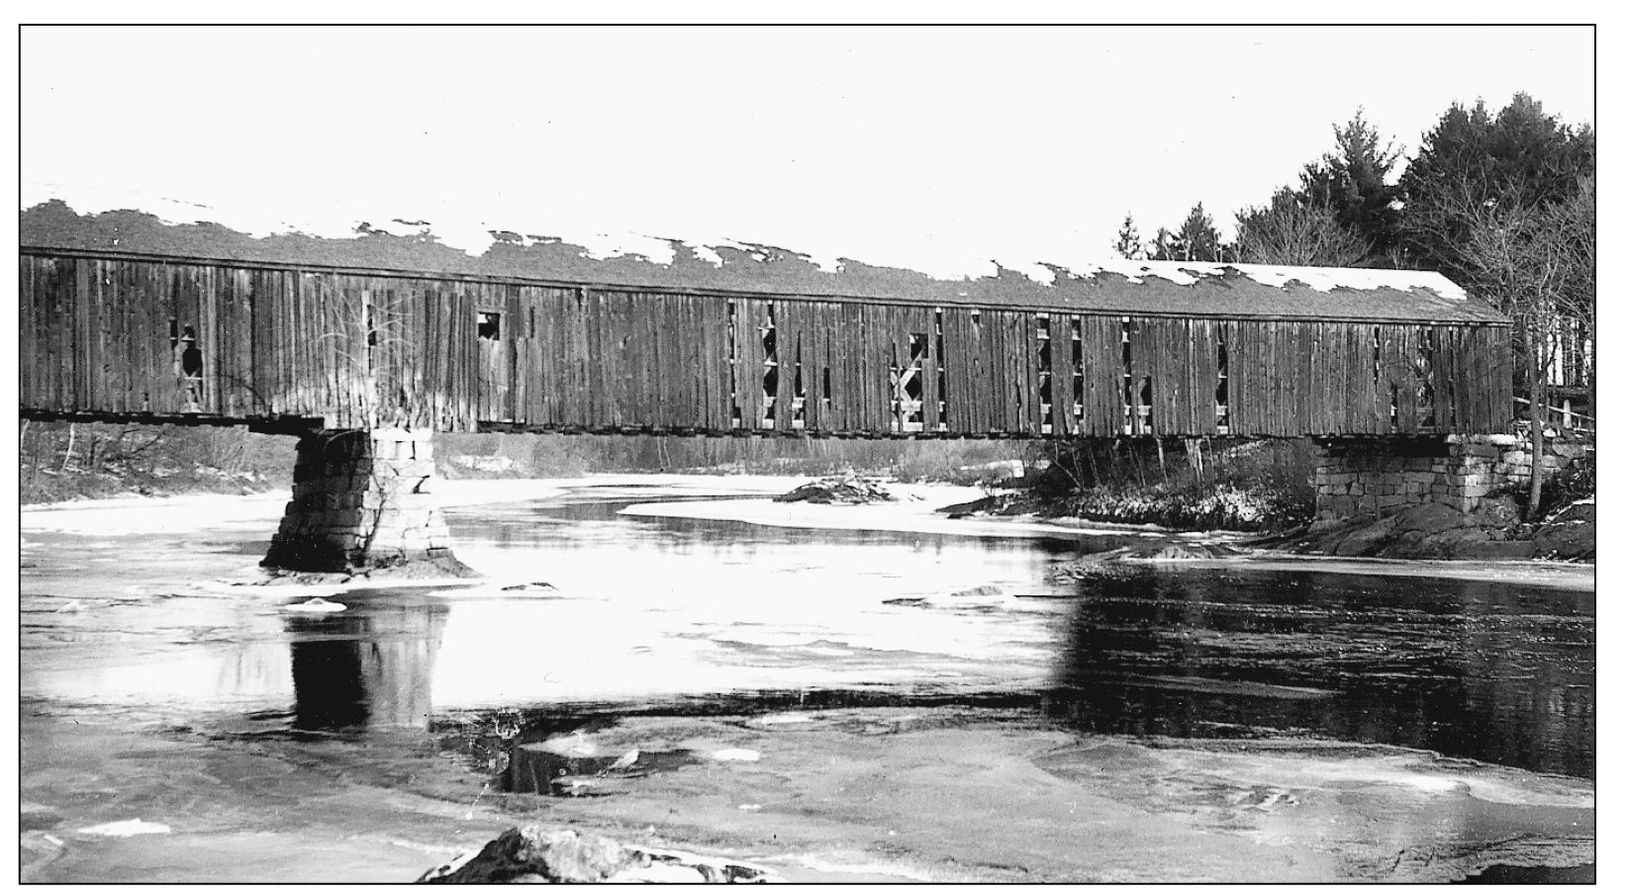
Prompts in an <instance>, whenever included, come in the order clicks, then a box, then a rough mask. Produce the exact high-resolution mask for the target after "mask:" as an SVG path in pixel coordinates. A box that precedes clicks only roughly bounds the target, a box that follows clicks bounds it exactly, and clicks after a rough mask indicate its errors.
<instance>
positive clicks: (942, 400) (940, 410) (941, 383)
mask: <svg viewBox="0 0 1626 892" xmlns="http://www.w3.org/2000/svg"><path fill="white" fill-rule="evenodd" d="M934 316H935V318H934V321H933V325H934V326H935V328H936V334H937V429H938V430H940V431H946V430H948V372H947V371H946V370H944V368H943V358H944V357H945V356H947V354H946V353H944V352H943V311H942V310H941V309H938V310H936V311H935V313H934Z"/></svg>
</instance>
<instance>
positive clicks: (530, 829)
mask: <svg viewBox="0 0 1626 892" xmlns="http://www.w3.org/2000/svg"><path fill="white" fill-rule="evenodd" d="M632 861H633V856H632V855H631V853H629V852H627V851H626V850H625V849H623V848H622V847H621V845H620V844H619V843H617V842H616V841H615V840H613V839H609V838H606V837H603V836H588V835H584V834H580V833H577V832H576V831H574V830H548V829H545V828H543V827H539V826H537V825H535V824H528V825H526V826H524V827H513V828H510V829H508V830H506V831H504V832H503V834H502V835H501V836H499V837H497V838H496V839H494V840H492V841H491V842H489V843H486V847H485V848H483V849H481V850H480V852H479V854H477V855H475V856H474V857H472V858H468V859H466V860H465V859H458V860H456V861H453V862H451V863H450V864H445V865H442V866H440V867H436V868H434V869H433V870H430V871H429V872H428V873H426V874H424V875H423V876H421V877H419V878H418V882H420V883H524V882H536V881H538V880H541V881H544V882H549V883H598V882H603V881H604V880H606V879H608V878H609V877H610V876H612V875H613V874H615V873H616V872H617V871H619V870H621V869H622V868H623V867H627V866H629V865H630V864H631V863H632Z"/></svg>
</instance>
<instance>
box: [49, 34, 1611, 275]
mask: <svg viewBox="0 0 1626 892" xmlns="http://www.w3.org/2000/svg"><path fill="white" fill-rule="evenodd" d="M21 79H22V81H21V102H22V116H21V126H22V141H21V166H22V179H23V187H24V188H23V195H22V199H23V204H24V205H25V206H28V205H31V204H33V203H35V202H37V201H39V200H41V199H43V198H45V197H50V196H53V195H54V196H60V197H63V198H65V199H66V200H68V202H69V203H70V204H72V205H74V206H75V208H76V209H77V210H81V211H100V210H105V209H108V208H111V207H122V206H130V205H136V206H138V207H141V208H142V209H147V210H154V211H157V212H159V213H160V214H161V215H162V216H165V217H166V218H168V219H172V220H176V219H177V218H179V217H185V216H188V215H190V214H191V210H190V209H188V208H186V207H185V206H184V205H176V204H173V202H185V203H190V204H191V205H202V206H203V207H199V208H196V209H195V210H196V217H195V218H196V219H215V220H219V221H221V222H225V223H227V224H228V225H233V226H234V227H235V228H239V229H247V230H253V231H267V230H269V229H272V228H275V227H277V226H279V225H280V226H294V227H298V228H301V229H304V230H307V231H318V232H320V233H322V234H338V233H342V232H345V231H348V230H349V229H350V228H351V227H353V226H354V225H355V223H356V222H357V221H361V220H366V221H369V222H372V223H374V224H375V225H376V224H383V223H386V222H387V221H388V220H390V219H392V218H402V219H407V220H428V221H430V222H431V223H432V224H433V226H434V229H435V231H436V233H437V234H438V235H440V236H441V237H442V238H443V239H445V240H446V241H448V242H451V243H453V244H456V245H458V246H459V247H464V248H465V249H468V250H473V251H474V252H476V253H478V251H480V250H482V249H483V247H484V238H483V237H482V235H481V233H482V232H483V231H484V230H486V229H508V230H515V231H518V232H521V233H527V234H545V235H563V236H566V237H572V238H582V237H585V236H586V235H588V234H591V233H599V232H610V233H623V232H632V233H642V234H646V235H655V236H670V237H677V238H683V239H687V240H689V241H695V242H715V241H718V240H722V239H735V240H741V241H754V242H766V243H771V244H775V245H780V246H783V247H788V248H793V249H796V250H800V251H804V252H807V253H811V254H814V255H815V256H819V257H834V256H838V255H839V256H849V257H855V258H858V259H862V260H865V261H869V262H872V263H881V264H891V265H902V266H912V267H915V268H921V269H926V270H928V271H932V272H937V273H948V274H957V273H978V272H985V271H986V267H985V266H983V265H982V264H985V263H986V261H988V260H989V259H991V258H997V259H999V260H1001V261H1003V262H1005V263H1007V264H1008V265H1020V264H1022V263H1025V262H1030V261H1034V260H1045V261H1050V262H1057V263H1062V264H1064V265H1081V264H1083V263H1086V262H1088V261H1089V260H1090V259H1091V258H1098V257H1103V256H1107V255H1109V254H1110V245H1111V242H1112V239H1113V236H1114V234H1115V232H1116V230H1117V226H1118V224H1119V222H1120V221H1121V220H1122V219H1123V215H1124V213H1125V212H1132V213H1133V214H1134V216H1135V219H1136V221H1137V222H1138V223H1139V225H1140V229H1141V233H1142V235H1143V236H1147V235H1150V234H1151V233H1152V232H1154V231H1155V230H1156V228H1157V227H1158V226H1159V225H1163V226H1168V227H1170V228H1174V227H1175V226H1177V225H1178V224H1179V222H1180V220H1181V218H1182V217H1184V215H1185V212H1186V210H1187V209H1188V208H1190V207H1191V205H1192V204H1193V203H1194V202H1197V201H1201V202H1203V204H1204V206H1205V207H1206V208H1207V209H1208V210H1209V211H1210V213H1212V214H1213V216H1214V217H1215V219H1216V221H1218V222H1219V223H1220V226H1221V229H1222V231H1224V232H1226V233H1227V234H1229V233H1230V231H1231V226H1232V222H1233V221H1232V215H1233V214H1234V212H1235V211H1236V210H1238V209H1239V208H1241V207H1242V206H1244V205H1248V204H1257V203H1261V202H1263V201H1265V200H1267V199H1268V198H1269V196H1270V193H1271V192H1272V191H1273V190H1274V189H1275V188H1276V187H1278V186H1281V185H1285V184H1288V183H1290V182H1293V181H1294V180H1295V178H1296V174H1297V171H1298V169H1299V167H1300V166H1301V165H1303V164H1304V163H1305V162H1307V161H1310V160H1312V159H1314V158H1316V157H1317V156H1318V155H1320V154H1321V153H1322V152H1324V151H1326V150H1328V149H1329V148H1330V147H1331V144H1332V136H1333V134H1332V125H1333V124H1334V123H1335V122H1343V121H1346V120H1347V119H1348V118H1349V117H1350V115H1351V114H1352V113H1353V112H1354V111H1355V109H1356V108H1357V107H1358V106H1364V107H1365V109H1366V115H1367V118H1368V119H1369V120H1370V121H1371V122H1372V123H1374V124H1375V125H1376V126H1377V127H1378V128H1379V130H1380V131H1381V132H1383V133H1384V134H1387V135H1390V136H1392V137H1393V138H1394V139H1395V140H1396V142H1397V143H1398V144H1400V145H1402V146H1403V147H1404V148H1405V150H1406V152H1407V153H1410V152H1412V151H1414V150H1415V149H1416V147H1417V146H1418V144H1419V143H1420V141H1421V137H1422V135H1423V133H1424V132H1426V131H1427V130H1428V129H1429V128H1431V127H1432V126H1433V124H1434V123H1435V122H1436V121H1437V120H1438V118H1439V116H1440V114H1441V113H1442V112H1443V111H1444V110H1445V109H1446V108H1447V106H1449V104H1450V103H1451V102H1453V101H1459V102H1464V103H1471V102H1473V101H1474V100H1475V99H1478V98H1481V97H1482V98H1484V99H1485V101H1486V102H1487V103H1489V104H1490V105H1491V106H1492V107H1493V108H1499V107H1501V106H1502V105H1504V104H1506V103H1507V101H1508V100H1509V98H1510V97H1511V96H1512V94H1513V93H1514V92H1515V91H1519V90H1523V91H1525V92H1528V93H1530V94H1532V95H1533V96H1535V97H1536V98H1537V99H1539V100H1541V101H1542V102H1543V103H1544V104H1545V106H1546V108H1547V110H1548V111H1549V112H1554V113H1557V114H1558V115H1559V116H1561V117H1562V119H1563V120H1565V121H1566V122H1569V123H1582V122H1588V123H1590V122H1591V121H1592V117H1593V36H1592V31H1591V30H1590V29H1588V28H1583V27H1571V28H1557V27H1477V28H1475V27H1449V28H1438V27H1436V28H1410V29H1408V28H1348V27H1345V28H1277V27H1231V28H1226V27H1190V28H1169V27H1165V28H1127V27H1106V28H1082V27H1080V28H993V29H988V28H918V29H891V28H887V29H856V30H846V29H833V28H812V29H789V28H783V29H746V28H721V29H694V28H686V29H629V28H618V29H602V30H601V29H586V28H560V29H542V28H523V29H474V28H454V29H430V28H423V29H366V30H363V29H343V28H331V29H323V28H315V29H289V28H261V29H252V28H250V29H221V30H216V29H201V28H177V29H160V28H113V29H88V28H70V29H43V28H27V29H24V32H23V37H22V65H21Z"/></svg>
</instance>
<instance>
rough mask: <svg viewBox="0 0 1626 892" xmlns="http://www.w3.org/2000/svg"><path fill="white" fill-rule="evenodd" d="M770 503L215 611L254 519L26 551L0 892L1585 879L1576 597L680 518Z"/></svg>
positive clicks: (264, 533) (1070, 543) (29, 533)
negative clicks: (693, 871) (29, 886)
mask: <svg viewBox="0 0 1626 892" xmlns="http://www.w3.org/2000/svg"><path fill="white" fill-rule="evenodd" d="M795 482H796V481H785V480H779V481H762V480H754V481H741V480H726V479H709V480H708V479H706V478H691V479H689V480H686V481H673V480H671V479H670V478H661V479H659V480H654V481H645V482H644V485H637V484H639V481H637V480H628V479H625V478H621V479H613V480H602V481H583V482H578V484H577V485H572V486H568V487H561V488H556V489H549V490H546V491H543V490H538V492H537V495H538V496H540V497H538V498H532V499H525V500H508V501H493V500H491V498H490V496H489V493H487V494H486V495H485V496H484V497H482V498H480V499H463V500H462V501H461V502H460V500H459V496H458V492H459V490H458V488H457V486H456V485H448V486H447V490H448V496H447V499H448V503H449V504H450V505H452V506H455V507H452V508H451V509H450V510H449V512H448V520H449V522H450V524H451V526H452V529H453V533H454V536H455V537H456V538H457V540H458V542H457V550H458V554H459V556H460V557H461V558H462V559H463V560H464V561H466V562H467V563H469V564H470V565H472V566H474V567H475V568H476V569H478V570H480V571H482V572H483V573H485V574H486V578H485V579H483V580H477V581H472V582H467V583H465V584H460V585H452V586H428V585H411V584H395V585H387V586H373V587H369V586H368V584H367V583H366V582H364V581H357V582H352V583H350V584H348V585H345V586H337V587H336V586H329V587H327V588H323V589H319V590H310V589H307V588H305V587H296V586H267V585H252V584H245V583H248V582H253V581H257V574H256V571H255V564H256V563H257V561H258V560H259V558H260V557H261V556H262V555H263V553H264V549H265V546H266V543H267V540H268V539H269V535H270V533H271V531H272V530H273V529H274V526H275V520H276V518H277V516H278V515H279V514H280V511H281V499H280V498H278V497H272V496H257V497H246V498H242V499H227V498H221V497H200V498H192V499H179V500H172V501H170V502H168V503H154V502H109V503H99V504H95V505H86V506H73V507H67V508H56V509H48V510H30V511H27V512H24V515H23V540H24V541H23V560H24V564H23V570H22V573H23V576H22V589H21V602H20V603H21V620H22V628H21V646H22V655H21V657H22V662H21V678H20V687H21V692H20V693H21V695H22V704H21V717H20V718H21V732H22V777H21V799H22V803H23V805H22V830H23V838H22V844H23V865H24V877H25V878H26V879H31V880H42V881H166V880H199V881H201V880H215V881H250V882H252V881H262V880H264V881H296V880H302V881H404V880H410V879H412V878H414V877H415V876H417V875H418V874H419V873H421V872H422V871H423V870H425V869H427V868H429V867H431V866H433V865H434V864H436V863H438V862H440V861H443V860H446V859H447V858H448V857H450V856H451V855H452V854H455V853H456V852H458V851H461V850H465V849H469V848H474V847H478V846H479V845H480V844H482V843H483V842H484V841H485V840H487V839H489V838H491V837H493V836H494V835H495V834H496V833H497V832H499V831H500V830H501V829H503V828H504V827H507V826H511V825H513V824H515V823H520V822H523V821H528V820H542V821H549V822H556V823H561V824H563V823H568V824H572V825H575V826H579V827H584V828H591V829H594V830H597V831H600V832H604V833H607V834H609V835H612V836H616V837H617V838H621V839H623V840H633V841H646V842H649V843H652V844H660V845H664V846H669V847H677V848H689V849H694V850H699V851H705V852H710V853H718V854H722V855H724V856H727V857H732V858H738V859H742V860H748V861H750V862H751V863H754V864H758V865H762V866H765V867H767V868H768V869H769V870H771V871H773V872H774V873H775V874H777V875H778V876H780V877H782V878H785V879H792V880H854V879H862V880H872V879H920V880H950V881H954V880H991V879H992V880H998V879H1023V880H1106V881H1115V880H1136V881H1182V880H1188V881H1189V880H1199V881H1200V880H1255V881H1258V880H1311V881H1314V880H1340V879H1367V878H1370V879H1416V880H1425V881H1427V880H1453V879H1460V878H1463V877H1464V876H1468V875H1473V874H1483V875H1484V876H1487V877H1491V878H1497V877H1502V878H1516V879H1528V878H1538V879H1539V878H1546V879H1576V878H1584V877H1585V876H1588V875H1590V874H1589V873H1588V871H1589V870H1590V869H1591V864H1593V863H1594V861H1595V859H1594V856H1593V824H1592V821H1593V812H1592V806H1593V801H1592V792H1593V791H1592V784H1591V778H1592V776H1593V767H1594V758H1595V753H1594V749H1593V747H1594V731H1595V724H1594V722H1595V718H1594V702H1595V701H1594V685H1593V665H1594V628H1593V602H1594V593H1593V589H1592V582H1591V576H1590V572H1589V570H1587V569H1582V568H1563V567H1556V568H1532V567H1528V566H1526V567H1519V566H1514V565H1509V566H1507V567H1505V568H1502V569H1501V570H1495V569H1494V568H1493V569H1492V570H1491V571H1484V572H1477V573H1469V574H1452V573H1450V572H1447V571H1439V570H1437V568H1428V567H1423V568H1420V569H1419V570H1418V571H1417V572H1399V573H1397V570H1396V568H1395V567H1394V566H1392V565H1381V566H1380V565H1377V564H1370V565H1368V564H1362V563H1360V562H1356V563H1353V564H1321V563H1316V562H1304V563H1300V564H1295V563H1291V562H1290V563H1286V564H1283V563H1280V562H1270V561H1263V560H1253V559H1248V558H1243V559H1238V560H1234V561H1215V562H1203V563H1199V564H1192V565H1189V566H1187V565H1183V564H1181V563H1179V562H1172V563H1154V564H1136V565H1130V566H1127V567H1119V568H1115V569H1113V570H1111V571H1110V572H1101V573H1092V574H1090V575H1089V576H1087V577H1086V578H1084V579H1081V580H1072V581H1065V582H1053V581H1048V579H1049V576H1050V574H1051V571H1052V570H1053V569H1054V568H1055V567H1056V565H1058V564H1060V563H1062V562H1064V561H1069V560H1072V559H1074V558H1076V557H1078V556H1079V555H1080V554H1082V553H1088V552H1096V551H1106V550H1109V549H1113V548H1118V547H1121V546H1124V545H1133V546H1137V547H1144V546H1146V545H1148V544H1153V545H1155V544H1156V543H1157V542H1159V541H1161V540H1163V539H1165V538H1173V537H1163V536H1161V535H1157V534H1149V533H1146V532H1134V531H1122V532H1110V531H1108V532H1103V531H1100V530H1091V531H1083V532H1077V531H1069V530H1065V529H1053V530H1048V531H1046V530H1042V529H1036V528H1031V527H1027V526H1020V525H1011V526H1010V527H1009V528H1008V529H1003V530H1002V529H998V528H990V527H989V525H987V524H984V525H982V526H978V527H974V528H971V529H972V532H974V533H975V534H973V535H966V534H959V533H954V532H947V531H945V530H950V529H954V527H952V525H951V523H952V522H939V521H931V522H924V521H922V522H912V523H911V522H905V523H898V522H895V521H896V519H897V518H898V517H901V516H903V514H902V513H900V512H907V511H912V510H914V509H912V508H910V506H909V505H905V506H901V507H896V508H893V509H890V510H891V511H892V513H891V514H886V515H884V516H883V515H879V514H876V513H874V512H873V511H872V510H871V509H870V508H868V507H858V508H841V507H824V508H812V507H803V508H800V509H798V510H799V511H800V512H802V513H801V514H799V515H797V517H802V518H806V517H811V516H815V515H816V517H817V518H818V520H817V522H816V523H815V524H814V525H816V526H822V527H825V528H810V527H809V526H807V525H800V522H799V521H798V520H797V519H796V517H791V516H790V515H789V514H788V513H786V512H788V511H789V509H786V511H785V512H779V513H778V514H775V513H774V512H776V511H778V509H775V508H773V507H771V506H770V504H769V503H766V502H765V501H752V502H720V501H716V500H718V499H720V498H721V497H724V496H732V497H735V498H737V497H739V496H741V495H757V496H761V495H762V494H764V493H766V492H775V491H783V490H786V489H789V488H791V486H793V485H794V483H795ZM516 486H519V485H518V484H516ZM488 489H489V487H488ZM522 494H523V493H522V492H521V491H520V490H518V489H515V490H514V491H512V492H510V493H509V494H508V496H507V497H508V498H510V499H512V498H513V497H514V496H516V495H522ZM916 494H917V495H921V496H922V497H923V499H924V501H922V502H920V504H919V509H920V510H917V511H914V513H915V514H918V515H922V516H924V515H925V513H926V512H925V510H924V509H925V508H927V507H930V504H932V503H934V502H933V499H935V501H936V502H945V501H949V500H951V496H952V495H953V494H952V493H934V492H933V491H932V490H930V489H923V490H920V491H918V492H916ZM697 502H699V503H704V504H700V505H697V504H696V503H697ZM652 503H658V504H657V507H653V508H651V507H647V506H649V505H650V504H652ZM714 504H715V505H717V506H724V505H732V506H734V508H733V509H731V510H717V511H710V510H709V509H710V508H711V507H712V506H713V505H714ZM634 505H638V506H644V507H639V508H631V506H634ZM674 505H675V506H676V507H674ZM629 509H630V510H629ZM753 512H754V513H753ZM841 512H847V513H845V514H843V513H841ZM865 512H870V513H865ZM663 514H680V515H688V516H675V517H674V516H662V515H663ZM731 517H732V518H739V517H755V518H756V519H758V520H760V519H763V517H769V518H770V519H773V518H777V520H778V522H780V523H781V524H783V525H765V524H763V523H754V522H747V521H745V520H741V519H729V518H731ZM864 518H867V520H861V519H864ZM849 519H851V520H854V521H856V522H852V523H849V522H848V520H849ZM851 526H857V527H863V526H872V527H883V528H881V529H844V528H841V527H851ZM884 527H893V529H885V528H884ZM1373 570H1379V571H1381V572H1372V571H1373ZM1453 575H1466V576H1468V577H1470V578H1453ZM314 593H321V594H325V595H326V596H327V600H328V601H329V602H331V603H332V604H340V605H343V608H344V609H343V610H333V609H331V608H330V609H328V610H327V611H325V612H324V611H316V610H304V609H299V607H300V605H302V603H303V602H305V601H306V600H307V599H309V598H310V597H311V595H312V594H314Z"/></svg>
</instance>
